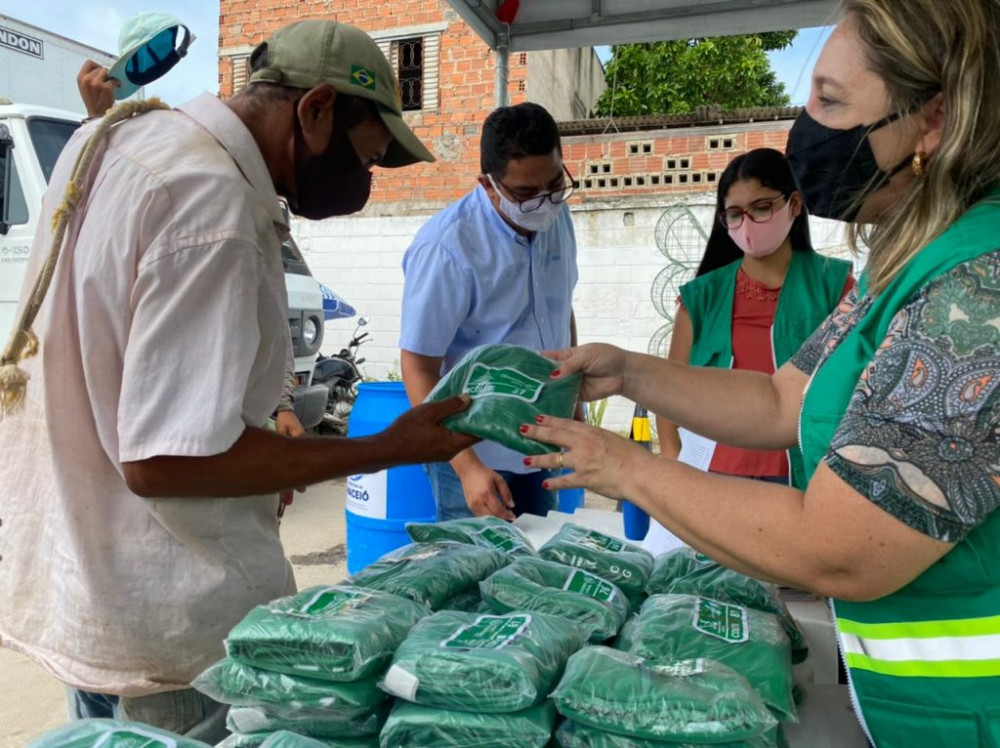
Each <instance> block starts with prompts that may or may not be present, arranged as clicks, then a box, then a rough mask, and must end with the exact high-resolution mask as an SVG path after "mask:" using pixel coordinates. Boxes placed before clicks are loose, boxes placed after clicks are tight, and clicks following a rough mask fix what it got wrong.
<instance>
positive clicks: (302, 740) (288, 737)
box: [260, 730, 378, 748]
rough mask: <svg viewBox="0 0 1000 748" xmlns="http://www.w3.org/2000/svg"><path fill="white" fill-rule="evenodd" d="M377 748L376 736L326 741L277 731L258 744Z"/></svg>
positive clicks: (278, 747) (272, 747) (277, 747)
mask: <svg viewBox="0 0 1000 748" xmlns="http://www.w3.org/2000/svg"><path fill="white" fill-rule="evenodd" d="M326 746H331V747H332V748H378V736H375V737H370V738H340V739H338V740H333V741H326V740H316V739H315V738H307V737H305V736H303V735H297V734H296V733H294V732H289V731H288V730H279V731H278V732H276V733H274V734H273V735H271V736H270V737H269V738H268V739H267V740H265V741H264V742H263V743H261V744H260V748H326Z"/></svg>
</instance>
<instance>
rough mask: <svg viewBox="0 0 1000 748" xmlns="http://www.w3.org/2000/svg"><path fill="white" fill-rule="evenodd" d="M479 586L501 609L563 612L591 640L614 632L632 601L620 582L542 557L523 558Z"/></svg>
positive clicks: (557, 614) (563, 615)
mask: <svg viewBox="0 0 1000 748" xmlns="http://www.w3.org/2000/svg"><path fill="white" fill-rule="evenodd" d="M479 589H480V592H481V593H482V596H483V600H485V601H486V602H487V603H488V604H489V606H490V607H491V608H492V609H493V610H494V611H495V612H497V613H509V612H511V611H515V610H526V611H538V612H540V613H548V614H550V615H555V616H560V617H562V618H565V619H566V620H568V621H572V622H573V623H575V624H576V625H577V626H579V627H580V629H581V630H582V631H583V632H584V636H586V637H587V639H589V640H590V641H593V642H602V641H604V640H606V639H609V638H611V637H612V636H615V635H616V634H617V633H618V631H619V629H621V627H622V624H624V623H625V619H626V618H628V614H629V602H628V600H627V599H626V598H625V596H624V595H623V594H622V591H621V590H620V589H618V587H617V586H616V585H614V584H612V583H611V582H609V581H607V580H606V579H603V578H601V577H598V576H596V575H594V574H591V573H590V572H587V571H584V570H583V569H575V568H573V567H571V566H566V565H565V564H560V563H558V562H556V561H546V560H544V559H541V558H519V559H518V560H517V561H515V562H514V563H512V564H511V565H510V566H508V567H506V568H504V569H501V570H500V571H498V572H496V573H495V574H494V575H493V576H491V577H489V578H488V579H487V580H486V581H485V582H480V583H479Z"/></svg>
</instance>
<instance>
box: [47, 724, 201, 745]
mask: <svg viewBox="0 0 1000 748" xmlns="http://www.w3.org/2000/svg"><path fill="white" fill-rule="evenodd" d="M113 746H136V747H137V748H209V746H208V744H207V743H202V742H201V741H199V740H190V739H189V738H185V737H181V736H180V735H175V734H174V733H172V732H167V731H166V730H160V729H158V728H156V727H150V726H149V725H144V724H140V723H139V722H122V721H120V720H116V719H84V720H79V721H77V722H71V723H70V724H68V725H66V726H65V727H59V728H57V729H55V730H52V731H51V732H48V733H46V734H45V735H42V736H41V737H40V738H36V739H35V740H33V741H32V742H30V743H28V748H113Z"/></svg>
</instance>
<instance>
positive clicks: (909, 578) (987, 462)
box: [524, 0, 1000, 748]
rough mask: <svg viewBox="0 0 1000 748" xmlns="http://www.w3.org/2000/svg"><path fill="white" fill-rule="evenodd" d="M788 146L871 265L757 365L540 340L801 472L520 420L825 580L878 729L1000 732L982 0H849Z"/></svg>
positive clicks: (995, 324)
mask: <svg viewBox="0 0 1000 748" xmlns="http://www.w3.org/2000/svg"><path fill="white" fill-rule="evenodd" d="M844 11H845V12H844V16H843V19H842V21H841V22H840V24H839V25H838V26H837V29H836V30H835V32H834V33H833V34H832V36H831V37H830V39H829V41H828V42H827V44H826V47H825V48H824V50H823V53H822V54H821V56H820V58H819V60H818V62H817V64H816V69H815V71H814V76H813V89H812V95H811V97H810V100H809V104H808V106H807V108H806V112H805V113H803V115H802V116H801V118H800V120H799V121H798V122H796V124H795V126H794V127H793V129H792V132H791V135H790V138H789V144H788V156H789V159H790V161H791V162H792V165H793V168H794V169H795V170H796V173H797V175H798V176H799V182H800V186H801V187H802V190H803V196H804V198H805V203H806V207H807V208H808V209H809V211H810V212H811V213H813V214H814V215H820V216H827V217H833V218H842V219H846V220H848V221H850V222H851V234H852V236H853V237H854V238H855V239H857V238H858V237H859V236H863V238H864V240H865V243H866V244H867V245H868V246H869V247H870V257H869V261H868V269H867V271H866V273H865V274H864V275H863V276H862V278H861V280H860V281H859V286H858V289H856V290H854V291H852V292H851V293H850V294H849V295H848V296H847V298H846V299H845V300H844V301H843V302H842V303H841V304H840V306H839V308H838V309H837V310H836V311H834V313H833V314H832V315H831V316H830V317H829V318H828V319H827V320H826V322H824V323H823V325H822V326H821V327H820V329H819V330H817V331H816V332H815V333H814V334H813V336H812V337H811V338H810V339H809V340H807V341H806V343H805V344H804V345H803V346H802V348H801V349H800V350H799V352H798V353H797V354H796V355H795V356H794V357H793V358H792V360H791V361H790V362H789V363H787V364H785V365H784V366H782V367H781V368H780V369H779V370H778V371H777V372H776V373H775V374H774V375H772V376H768V375H766V374H762V373H759V372H749V371H727V370H724V369H712V368H703V369H696V368H692V367H688V366H685V365H683V364H679V363H677V362H672V361H665V360H661V359H656V358H651V357H648V356H642V355H639V354H633V353H626V352H625V351H622V350H619V349H617V348H614V347H612V346H608V345H594V346H584V347H583V348H579V349H574V350H570V351H567V352H563V353H561V354H558V356H559V358H560V359H561V360H562V361H563V366H562V367H561V372H560V373H559V376H565V375H567V374H569V373H571V372H575V371H582V372H584V374H585V375H586V378H585V380H584V396H585V397H586V398H587V399H596V398H601V397H607V396H609V395H612V394H618V393H623V394H624V395H625V396H626V397H629V398H631V399H633V400H635V401H636V402H639V403H642V404H643V405H645V406H647V407H648V408H649V409H650V410H653V411H654V412H657V413H660V414H662V415H664V416H665V417H667V418H669V419H670V420H671V421H672V422H674V423H677V424H679V425H681V426H683V427H685V428H689V429H690V430H692V431H694V432H696V433H700V434H704V435H706V436H708V437H710V438H713V439H716V440H718V441H723V442H727V443H731V444H736V445H741V446H745V447H751V448H756V449H785V448H788V447H791V446H793V445H796V444H798V445H799V446H800V447H801V448H802V452H803V456H804V459H805V463H806V471H807V476H808V477H809V481H808V485H807V487H806V488H805V490H804V491H800V490H796V489H794V488H789V487H784V486H777V485H772V484H768V483H762V482H759V481H749V480H745V479H741V478H735V477H730V476H720V475H711V474H707V473H702V472H699V471H697V470H694V469H692V468H689V467H687V466H685V465H682V464H679V463H677V462H675V461H673V460H669V459H658V458H653V457H652V456H650V455H649V454H648V453H646V452H644V451H642V450H640V449H638V448H636V447H635V446H634V445H630V444H629V443H628V442H626V441H625V440H623V439H620V438H618V437H616V436H614V435H609V434H608V433H607V432H602V431H598V430H596V429H590V428H588V427H586V426H584V425H583V424H574V423H572V422H568V421H562V420H552V419H543V421H542V422H541V423H540V424H535V425H530V426H525V427H524V431H525V432H526V433H528V435H530V436H531V437H533V438H537V439H539V440H541V441H544V442H549V443H552V444H556V445H559V446H561V447H563V448H564V450H566V451H565V454H564V455H562V456H561V457H560V456H559V455H547V456H540V457H535V458H532V459H533V462H534V464H536V465H537V466H538V467H553V466H555V465H556V464H557V463H558V462H559V460H560V459H561V460H563V461H564V463H565V464H566V465H567V466H568V467H570V468H572V469H574V470H575V471H576V474H575V475H570V476H567V477H562V478H558V479H554V480H552V481H551V484H552V487H553V488H569V487H575V486H580V485H584V486H586V487H588V488H590V489H593V490H595V491H599V492H601V493H603V494H605V495H608V496H612V497H620V498H625V499H628V500H630V501H632V502H634V503H636V504H637V505H639V506H640V507H641V508H643V509H645V510H647V511H648V512H649V513H650V514H651V515H653V516H654V517H655V518H656V519H658V520H659V521H660V522H662V523H663V524H664V525H665V526H666V527H667V528H668V529H670V530H671V531H672V532H674V533H675V534H677V535H678V536H680V537H681V538H682V539H684V540H685V541H687V542H688V543H690V544H691V545H692V546H694V547H695V548H697V549H698V550H699V551H702V552H704V553H706V554H708V555H710V556H712V557H713V558H715V559H716V560H718V561H720V562H722V563H724V564H726V565H728V566H731V567H733V568H735V569H737V570H740V571H742V572H745V573H747V574H751V575H753V576H755V577H759V578H762V579H767V580H772V581H775V582H779V583H783V584H787V585H791V586H795V587H801V588H806V589H810V590H813V591H814V592H816V593H818V594H821V595H825V596H828V597H830V598H832V607H833V610H834V612H835V615H836V625H837V629H838V632H839V636H840V642H841V648H842V651H843V653H844V655H845V660H846V664H847V666H848V669H849V672H850V675H851V680H852V686H853V689H854V693H855V695H856V702H857V704H858V706H859V710H858V712H859V717H860V719H861V721H862V723H863V725H864V726H865V727H866V729H867V731H868V734H869V736H870V738H871V740H872V742H873V743H874V744H875V745H877V746H890V747H891V748H895V747H896V746H899V747H901V748H909V747H911V746H921V748H924V747H931V746H998V745H1000V511H997V507H998V506H1000V352H998V350H1000V345H998V344H1000V190H998V187H1000V131H998V123H1000V97H998V96H997V95H996V91H995V87H996V83H997V81H998V80H1000V45H998V44H997V39H998V38H1000V2H997V0H948V1H947V2H942V1H941V0H846V2H844Z"/></svg>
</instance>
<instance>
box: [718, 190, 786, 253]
mask: <svg viewBox="0 0 1000 748" xmlns="http://www.w3.org/2000/svg"><path fill="white" fill-rule="evenodd" d="M794 220H795V217H794V216H793V215H792V203H791V201H788V202H786V204H785V207H783V208H781V209H780V210H776V211H775V212H774V215H772V216H771V220H769V221H765V222H764V223H754V222H753V221H751V220H750V218H749V217H747V216H743V223H741V224H740V227H739V228H738V229H729V236H731V237H732V239H733V241H734V242H736V246H737V247H739V248H740V249H742V250H743V253H744V254H746V255H747V256H748V257H758V258H759V257H767V256H768V255H771V254H774V253H775V252H777V251H778V247H780V246H781V245H782V243H783V242H784V241H785V237H786V236H788V232H789V231H791V230H792V222H793V221H794Z"/></svg>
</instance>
